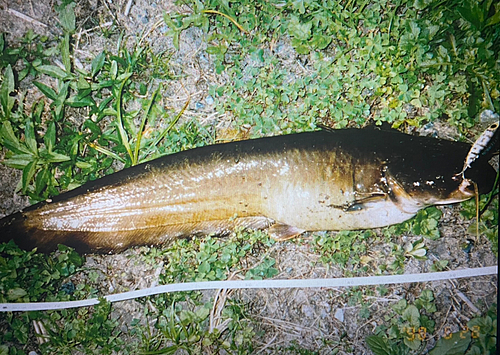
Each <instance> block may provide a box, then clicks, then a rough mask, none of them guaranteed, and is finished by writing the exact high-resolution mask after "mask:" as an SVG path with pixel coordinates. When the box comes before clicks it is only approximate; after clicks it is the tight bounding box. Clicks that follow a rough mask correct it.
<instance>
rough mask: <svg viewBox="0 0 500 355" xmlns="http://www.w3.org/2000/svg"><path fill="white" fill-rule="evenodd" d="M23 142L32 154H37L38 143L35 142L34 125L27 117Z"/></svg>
mask: <svg viewBox="0 0 500 355" xmlns="http://www.w3.org/2000/svg"><path fill="white" fill-rule="evenodd" d="M24 142H25V143H26V146H27V147H28V149H29V150H30V151H31V152H32V153H33V154H34V155H37V154H38V144H37V142H36V136H35V127H34V126H33V122H31V119H27V120H26V123H25V128H24Z"/></svg>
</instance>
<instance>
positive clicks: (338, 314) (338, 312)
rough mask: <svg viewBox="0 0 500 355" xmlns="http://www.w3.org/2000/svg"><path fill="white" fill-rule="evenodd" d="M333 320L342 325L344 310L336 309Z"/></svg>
mask: <svg viewBox="0 0 500 355" xmlns="http://www.w3.org/2000/svg"><path fill="white" fill-rule="evenodd" d="M334 317H335V319H337V320H338V321H340V322H342V323H344V310H343V309H342V308H337V310H336V311H335V315H334Z"/></svg>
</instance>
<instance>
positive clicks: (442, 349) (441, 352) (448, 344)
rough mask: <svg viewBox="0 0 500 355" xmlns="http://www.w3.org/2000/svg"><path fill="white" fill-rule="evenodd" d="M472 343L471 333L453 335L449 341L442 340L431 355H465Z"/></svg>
mask: <svg viewBox="0 0 500 355" xmlns="http://www.w3.org/2000/svg"><path fill="white" fill-rule="evenodd" d="M470 341H471V334H470V332H457V333H453V334H451V337H450V338H449V339H446V338H444V337H443V338H440V339H439V340H438V341H437V342H436V346H434V348H433V349H432V350H431V351H429V355H463V354H465V351H466V350H467V348H468V347H469V344H470Z"/></svg>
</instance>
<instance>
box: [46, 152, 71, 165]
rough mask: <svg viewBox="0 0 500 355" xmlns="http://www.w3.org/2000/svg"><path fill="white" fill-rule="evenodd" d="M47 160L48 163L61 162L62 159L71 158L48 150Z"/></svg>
mask: <svg viewBox="0 0 500 355" xmlns="http://www.w3.org/2000/svg"><path fill="white" fill-rule="evenodd" d="M47 160H48V161H49V162H50V163H61V162H63V161H68V160H71V158H70V157H68V156H67V155H64V154H60V153H55V152H50V153H48V154H47Z"/></svg>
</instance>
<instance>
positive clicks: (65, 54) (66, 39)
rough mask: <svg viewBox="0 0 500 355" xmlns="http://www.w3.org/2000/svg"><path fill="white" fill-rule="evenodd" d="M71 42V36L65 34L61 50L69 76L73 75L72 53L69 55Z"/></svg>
mask: <svg viewBox="0 0 500 355" xmlns="http://www.w3.org/2000/svg"><path fill="white" fill-rule="evenodd" d="M69 41H70V35H69V33H67V32H66V33H65V34H64V37H63V39H62V41H61V44H60V48H61V57H62V62H63V64H64V68H65V69H66V73H67V74H71V58H70V56H69V55H70V53H69Z"/></svg>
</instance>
